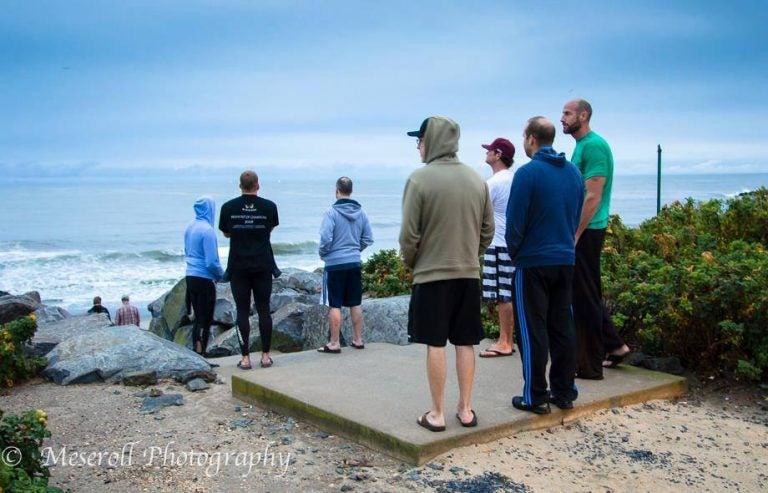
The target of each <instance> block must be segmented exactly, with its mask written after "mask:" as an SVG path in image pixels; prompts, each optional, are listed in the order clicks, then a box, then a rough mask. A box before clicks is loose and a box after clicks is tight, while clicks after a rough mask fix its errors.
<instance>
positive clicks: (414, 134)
mask: <svg viewBox="0 0 768 493" xmlns="http://www.w3.org/2000/svg"><path fill="white" fill-rule="evenodd" d="M427 122H429V118H426V119H424V121H423V122H421V127H419V129H418V130H414V131H412V132H408V136H409V137H418V138H420V139H422V138H424V134H425V133H426V132H427Z"/></svg>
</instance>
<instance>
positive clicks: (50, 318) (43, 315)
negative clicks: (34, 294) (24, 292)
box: [35, 305, 71, 325]
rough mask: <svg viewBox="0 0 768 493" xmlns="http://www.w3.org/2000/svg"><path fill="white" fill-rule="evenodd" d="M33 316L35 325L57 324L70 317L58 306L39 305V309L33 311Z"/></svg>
mask: <svg viewBox="0 0 768 493" xmlns="http://www.w3.org/2000/svg"><path fill="white" fill-rule="evenodd" d="M35 316H36V317H37V324H38V325H40V324H41V323H50V322H58V321H59V320H64V319H65V318H69V317H70V316H71V315H70V314H69V312H68V311H66V310H65V309H63V308H61V307H58V306H48V305H40V308H38V309H37V310H35Z"/></svg>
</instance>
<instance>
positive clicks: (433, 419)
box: [427, 346, 446, 426]
mask: <svg viewBox="0 0 768 493" xmlns="http://www.w3.org/2000/svg"><path fill="white" fill-rule="evenodd" d="M445 373H446V365H445V347H436V346H427V380H428V381H429V392H430V394H431V395H432V409H431V410H430V413H429V415H428V416H427V419H428V420H429V422H430V423H431V424H433V425H435V426H445Z"/></svg>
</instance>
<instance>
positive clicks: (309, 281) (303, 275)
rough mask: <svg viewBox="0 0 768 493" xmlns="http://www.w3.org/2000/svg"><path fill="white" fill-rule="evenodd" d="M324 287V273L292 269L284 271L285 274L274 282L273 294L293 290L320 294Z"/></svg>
mask: <svg viewBox="0 0 768 493" xmlns="http://www.w3.org/2000/svg"><path fill="white" fill-rule="evenodd" d="M322 285H323V275H322V271H320V272H318V271H315V272H309V271H306V270H301V269H294V268H292V267H290V268H287V269H285V270H283V274H282V275H281V276H280V277H278V278H277V279H275V280H274V281H272V292H273V293H274V292H278V291H282V290H283V289H286V288H291V289H293V290H296V291H298V292H299V293H307V294H318V293H320V288H321V287H322Z"/></svg>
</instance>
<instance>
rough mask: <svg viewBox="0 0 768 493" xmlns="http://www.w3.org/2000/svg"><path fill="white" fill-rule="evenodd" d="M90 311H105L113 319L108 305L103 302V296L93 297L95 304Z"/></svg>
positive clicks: (110, 319)
mask: <svg viewBox="0 0 768 493" xmlns="http://www.w3.org/2000/svg"><path fill="white" fill-rule="evenodd" d="M88 313H105V314H106V315H107V318H108V319H109V321H110V322H111V321H112V317H110V316H109V310H107V307H106V306H103V305H102V304H101V296H95V297H94V298H93V306H92V307H91V308H90V309H89V310H88Z"/></svg>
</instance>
